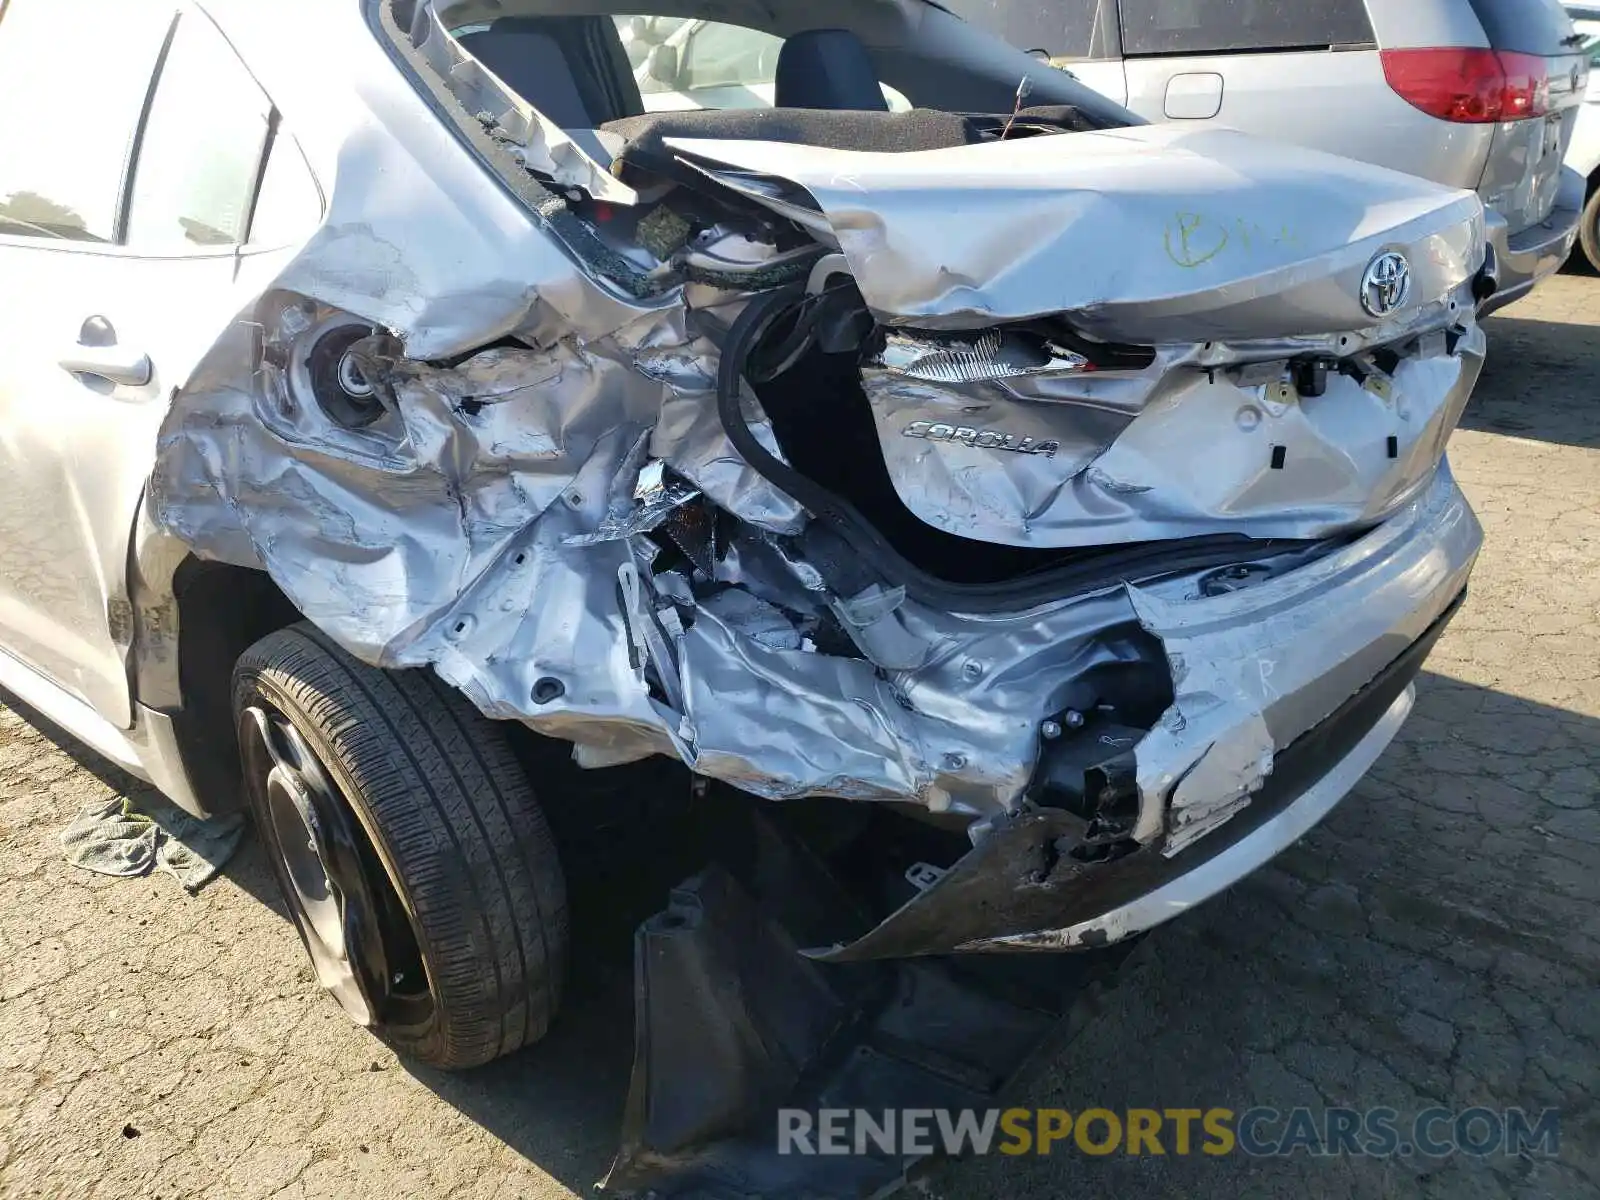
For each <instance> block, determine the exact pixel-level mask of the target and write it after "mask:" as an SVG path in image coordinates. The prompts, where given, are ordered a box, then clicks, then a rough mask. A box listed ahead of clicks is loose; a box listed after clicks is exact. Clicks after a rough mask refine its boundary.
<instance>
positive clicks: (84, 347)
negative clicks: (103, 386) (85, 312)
mask: <svg viewBox="0 0 1600 1200" xmlns="http://www.w3.org/2000/svg"><path fill="white" fill-rule="evenodd" d="M57 361H58V362H59V364H60V366H61V367H62V369H63V370H67V371H71V372H72V373H73V374H74V375H95V376H98V377H99V378H101V379H105V380H108V381H109V382H111V383H118V384H122V385H124V386H126V387H143V386H144V385H145V384H147V383H149V382H150V380H151V379H152V378H154V376H155V370H154V368H153V367H152V366H151V365H150V356H149V355H148V354H146V353H144V352H143V351H142V350H134V349H132V348H130V347H127V346H119V345H117V331H116V330H115V329H113V328H112V327H111V322H110V321H108V320H106V319H105V318H104V317H90V318H89V319H88V320H87V321H85V322H84V323H83V328H82V329H81V330H80V331H79V332H78V344H77V345H76V346H74V347H72V349H71V350H69V351H67V353H66V354H65V355H63V356H62V357H61V358H60V359H59V360H57Z"/></svg>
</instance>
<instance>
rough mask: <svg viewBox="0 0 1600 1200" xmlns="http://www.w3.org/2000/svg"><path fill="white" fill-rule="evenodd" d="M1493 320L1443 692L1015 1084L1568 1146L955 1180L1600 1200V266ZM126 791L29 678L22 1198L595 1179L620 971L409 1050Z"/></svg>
mask: <svg viewBox="0 0 1600 1200" xmlns="http://www.w3.org/2000/svg"><path fill="white" fill-rule="evenodd" d="M1489 329H1490V353H1491V358H1490V366H1489V370H1488V373H1487V375H1486V377H1485V379H1484V382H1483V384H1482V385H1481V386H1480V388H1479V391H1478V395H1477V397H1476V398H1475V399H1474V401H1473V403H1472V406H1471V409H1470V410H1469V412H1468V414H1467V418H1466V421H1465V425H1464V427H1463V429H1462V431H1461V432H1460V433H1458V434H1457V435H1456V438H1455V440H1454V442H1453V444H1452V450H1451V458H1452V461H1453V463H1454V465H1455V469H1456V471H1457V473H1458V475H1459V476H1460V478H1461V480H1462V482H1463V485H1464V486H1465V488H1466V490H1467V491H1468V493H1469V494H1470V495H1471V497H1472V500H1473V502H1474V504H1475V505H1476V507H1477V510H1478V513H1479V515H1480V516H1481V518H1482V520H1483V523H1484V525H1485V527H1486V529H1487V532H1488V544H1487V547H1486V549H1485V551H1484V554H1483V558H1482V560H1481V561H1480V563H1479V566H1478V571H1477V574H1476V576H1475V577H1474V580H1473V591H1472V594H1471V597H1470V599H1469V601H1468V603H1467V605H1466V608H1465V609H1464V610H1463V611H1462V613H1461V614H1460V616H1459V617H1458V618H1457V619H1456V621H1455V623H1454V625H1453V626H1452V627H1451V628H1450V630H1449V632H1448V634H1447V635H1446V636H1445V638H1444V640H1443V641H1442V642H1441V643H1440V645H1439V647H1438V649H1437V650H1436V652H1435V653H1434V655H1433V658H1432V659H1431V660H1430V662H1429V664H1428V669H1427V671H1426V673H1425V674H1424V676H1423V678H1422V680H1421V683H1420V701H1419V704H1418V706H1417V710H1416V713H1415V715H1414V716H1413V717H1412V718H1411V721H1410V723H1409V724H1408V725H1407V727H1406V728H1405V730H1404V732H1403V733H1402V734H1401V737H1400V739H1399V741H1398V742H1396V744H1395V745H1394V746H1393V747H1392V748H1391V749H1390V750H1389V752H1388V753H1387V754H1386V755H1385V756H1384V757H1383V759H1382V761H1381V762H1380V763H1379V765H1378V767H1377V768H1376V770H1375V771H1374V772H1373V773H1372V775H1371V776H1370V777H1369V778H1368V779H1366V780H1365V781H1364V782H1363V783H1362V784H1361V785H1360V786H1359V787H1358V788H1357V789H1356V791H1355V793H1354V794H1353V795H1352V796H1351V797H1350V798H1349V799H1348V800H1347V801H1346V802H1345V803H1344V804H1343V805H1342V806H1341V807H1340V808H1339V809H1338V810H1337V811H1336V812H1335V813H1334V815H1333V816H1332V817H1331V818H1330V819H1329V820H1328V821H1327V822H1326V823H1325V824H1324V825H1323V826H1321V827H1320V828H1318V829H1317V830H1316V831H1314V832H1313V833H1312V834H1311V835H1310V836H1309V837H1307V838H1306V839H1305V841H1304V842H1302V843H1301V844H1300V845H1298V846H1297V847H1295V848H1294V849H1292V850H1291V851H1290V852H1289V853H1287V854H1286V855H1284V856H1283V857H1282V858H1281V859H1280V860H1279V861H1278V862H1277V863H1276V864H1274V865H1273V866H1272V867H1270V868H1268V869H1266V870H1264V871H1262V872H1260V873H1258V874H1257V875H1255V876H1254V877H1252V878H1251V879H1249V880H1247V881H1245V882H1244V883H1243V884H1241V885H1240V886H1238V887H1236V888H1235V889H1234V890H1233V891H1232V892H1230V893H1229V894H1227V895H1226V896H1224V897H1223V898H1221V899H1218V900H1216V901H1214V902H1212V903H1211V904H1209V905H1207V906H1206V907H1204V908H1203V909H1201V910H1199V911H1198V912H1196V913H1194V914H1192V915H1190V916H1188V917H1186V918H1184V919H1182V920H1180V921H1177V922H1175V923H1173V924H1171V925H1168V926H1166V927H1164V928H1163V929H1161V930H1159V931H1157V932H1156V933H1155V934H1154V935H1152V936H1151V937H1149V938H1147V939H1146V940H1145V941H1144V942H1143V943H1141V945H1140V946H1139V948H1138V949H1137V950H1136V951H1135V952H1134V954H1133V955H1132V957H1131V958H1130V960H1129V963H1128V965H1127V967H1126V968H1125V969H1124V971H1123V973H1122V976H1121V980H1120V983H1119V984H1118V986H1117V987H1116V988H1115V989H1114V990H1111V991H1109V992H1107V993H1106V994H1105V995H1104V996H1103V997H1102V998H1101V999H1100V1000H1099V1002H1098V1004H1097V1006H1096V1009H1095V1011H1094V1012H1093V1013H1092V1014H1091V1015H1089V1017H1088V1019H1087V1020H1086V1021H1085V1022H1084V1023H1083V1026H1082V1032H1081V1033H1080V1035H1079V1036H1078V1037H1077V1038H1076V1040H1075V1041H1073V1042H1072V1043H1071V1044H1070V1045H1069V1046H1068V1047H1067V1049H1066V1050H1065V1051H1064V1052H1063V1053H1062V1054H1060V1056H1059V1057H1058V1058H1057V1059H1056V1060H1054V1061H1052V1062H1050V1063H1048V1064H1046V1066H1045V1068H1044V1070H1043V1071H1042V1072H1041V1073H1040V1074H1039V1075H1038V1076H1037V1077H1036V1078H1035V1079H1034V1081H1033V1082H1032V1083H1031V1084H1029V1085H1027V1086H1026V1087H1024V1088H1023V1089H1022V1092H1021V1094H1019V1095H1018V1096H1017V1098H1016V1100H1017V1103H1020V1104H1033V1105H1050V1106H1059V1107H1065V1108H1069V1109H1073V1110H1081V1109H1083V1108H1086V1107H1091V1106H1101V1107H1105V1108H1110V1109H1113V1110H1117V1109H1125V1108H1128V1107H1154V1108H1171V1107H1195V1108H1209V1107H1214V1106H1222V1107H1229V1108H1233V1109H1235V1110H1243V1109H1246V1108H1249V1107H1251V1106H1253V1105H1270V1106H1273V1107H1276V1108H1280V1109H1287V1108H1289V1107H1292V1106H1294V1105H1297V1104H1307V1105H1311V1106H1315V1107H1318V1108H1320V1107H1322V1106H1327V1105H1341V1104H1342V1105H1349V1106H1352V1107H1358V1108H1365V1107H1368V1106H1373V1105H1386V1106H1389V1107H1392V1108H1395V1109H1397V1110H1400V1111H1401V1112H1411V1111H1416V1110H1418V1109H1421V1108H1425V1107H1428V1106H1430V1105H1433V1104H1437V1105H1440V1106H1443V1107H1447V1108H1452V1109H1459V1108H1465V1107H1467V1106H1470V1105H1475V1104H1482V1105H1487V1106H1490V1107H1493V1108H1502V1107H1507V1106H1516V1107H1522V1108H1525V1109H1533V1110H1537V1109H1541V1108H1544V1107H1546V1106H1558V1107H1560V1108H1561V1109H1562V1112H1563V1116H1562V1135H1561V1154H1560V1157H1559V1159H1558V1160H1557V1161H1553V1162H1550V1161H1536V1160H1532V1159H1522V1158H1490V1159H1484V1160H1477V1159H1469V1158H1466V1157H1462V1156H1458V1157H1456V1158H1453V1159H1449V1160H1444V1161H1440V1160H1430V1159H1421V1158H1412V1159H1391V1160H1387V1161H1375V1160H1352V1159H1313V1158H1310V1157H1308V1156H1306V1155H1304V1154H1298V1155H1295V1156H1294V1157H1292V1158H1288V1159H1273V1160H1259V1159H1250V1158H1247V1157H1245V1156H1242V1155H1234V1156H1229V1157H1223V1158H1209V1157H1201V1156H1194V1157H1176V1156H1169V1157H1162V1158H1155V1157H1150V1156H1142V1157H1120V1156H1119V1157H1111V1158H1089V1157H1085V1156H1083V1155H1081V1154H1078V1153H1077V1152H1075V1151H1068V1152H1066V1153H1062V1152H1060V1150H1059V1149H1058V1152H1057V1153H1056V1154H1054V1155H1052V1156H1051V1157H1048V1158H1042V1157H1041V1158H1030V1159H1020V1160H1019V1159H1012V1158H1005V1159H1001V1158H998V1157H996V1158H990V1159H987V1160H981V1161H973V1162H967V1163H962V1164H957V1165H955V1166H952V1167H948V1168H945V1169H943V1170H942V1171H940V1172H939V1173H937V1174H936V1175H935V1176H934V1178H933V1179H932V1181H931V1183H930V1184H929V1190H930V1191H931V1192H932V1193H933V1194H934V1195H936V1196H942V1197H946V1198H948V1200H977V1198H979V1197H999V1196H1004V1197H1007V1198H1008V1200H1023V1198H1026V1197H1065V1196H1078V1195H1116V1196H1119V1197H1142V1196H1169V1195H1170V1196H1186V1197H1213V1196H1215V1197H1230V1198H1231V1197H1236V1196H1258V1197H1276V1196H1285V1197H1289V1196H1296V1197H1298V1196H1303V1195H1315V1196H1326V1197H1344V1196H1352V1197H1355V1196H1374V1197H1377V1196H1424V1197H1440V1198H1444V1197H1449V1198H1450V1200H1458V1198H1470V1197H1478V1196H1484V1197H1519V1198H1520V1197H1529V1198H1532V1197H1568V1196H1570V1197H1592V1196H1595V1195H1597V1194H1600V1112H1597V1109H1596V1101H1595V1096H1596V1094H1597V1093H1600V904H1597V901H1600V773H1597V772H1600V278H1595V277H1593V276H1590V275H1582V274H1570V275H1563V276H1560V277H1558V278H1556V279H1555V280H1553V281H1551V282H1550V283H1549V284H1548V285H1547V286H1546V287H1545V288H1543V289H1542V290H1541V291H1540V292H1539V293H1538V294H1537V295H1536V296H1534V297H1532V298H1530V299H1528V300H1525V301H1523V302H1522V303H1520V304H1518V305H1516V306H1514V307H1513V308H1511V309H1509V310H1507V311H1506V313H1505V314H1504V315H1502V316H1500V317H1497V318H1494V319H1493V320H1492V321H1491V322H1490V324H1489ZM0 700H3V698H0ZM123 789H131V791H132V793H133V794H135V795H137V794H140V789H139V788H138V786H137V785H134V784H132V782H131V781H129V780H127V779H126V778H124V777H120V776H119V775H118V774H117V773H116V772H115V771H114V770H113V769H111V768H110V767H108V766H107V765H105V764H104V763H102V762H101V761H99V760H98V759H96V758H95V757H94V756H93V755H92V754H89V753H88V752H86V751H83V750H80V749H77V748H75V747H73V746H72V745H71V743H69V742H68V741H67V740H66V739H65V738H64V736H63V735H61V734H59V733H58V732H56V731H54V730H53V729H50V728H48V727H46V726H44V725H43V723H42V722H40V721H39V719H38V718H37V717H35V716H33V714H31V713H28V712H25V711H17V710H16V709H14V708H6V707H4V705H3V703H0V1195H3V1196H5V1197H13V1196H49V1197H68V1196H96V1197H130V1196H160V1197H180V1196H206V1197H224V1198H229V1200H234V1198H238V1200H243V1198H246V1197H266V1196H283V1197H312V1196H327V1197H341V1198H343V1197H359V1196H373V1197H384V1198H397V1197H467V1196H483V1197H490V1196H494V1197H502V1196H528V1197H557V1196H578V1195H581V1194H587V1193H588V1191H589V1187H590V1185H591V1184H592V1183H593V1182H594V1181H595V1180H596V1179H597V1178H599V1177H600V1175H601V1174H602V1173H603V1171H604V1169H605V1165H606V1162H607V1160H608V1156H609V1153H610V1150H611V1147H612V1145H613V1138H614V1135H615V1130H616V1126H617V1119H618V1116H619V1106H620V1102H621V1097H622V1095H623V1092H624V1089H625V1087H626V1079H627V1069H628V1062H629V1057H630V1047H629V1044H628V1038H629V1036H630V1034H629V1030H630V1023H629V1015H628V1011H627V1007H626V995H627V994H626V989H625V987H615V986H612V987H609V988H607V987H602V986H600V984H599V983H594V982H591V983H590V984H586V985H583V986H578V985H575V986H574V989H573V993H572V994H571V995H570V996H569V1003H568V1011H567V1013H566V1014H565V1015H564V1017H563V1019H562V1021H561V1022H560V1023H559V1024H558V1027H557V1029H556V1030H555V1031H554V1033H553V1034H552V1035H551V1037H550V1039H549V1040H548V1041H547V1042H546V1043H544V1044H542V1045H540V1046H538V1047H536V1048H534V1049H532V1050H529V1051H525V1052H523V1053H521V1054H519V1055H516V1056H513V1057H512V1058H511V1059H509V1060H506V1061H503V1062H501V1063H498V1064H495V1065H493V1066H491V1067H488V1068H485V1069H483V1070H480V1071H476V1072H471V1073H468V1074H465V1075H460V1076H444V1075H439V1074H435V1073H431V1072H427V1071H425V1070H421V1069H416V1068H411V1067H408V1066H406V1065H405V1064H403V1063H400V1062H398V1061H397V1060H396V1059H395V1057H394V1056H393V1055H392V1054H390V1053H389V1052H388V1051H387V1050H386V1049H384V1048H383V1047H382V1046H381V1045H380V1044H379V1043H377V1042H376V1041H374V1040H373V1039H372V1038H370V1037H368V1036H367V1035H366V1034H364V1033H362V1032H360V1031H359V1030H357V1029H355V1028H353V1027H351V1026H350V1025H349V1024H348V1023H347V1022H346V1021H345V1019H344V1018H343V1016H342V1015H341V1014H340V1013H339V1012H338V1011H337V1010H336V1009H335V1007H334V1005H333V1004H332V1003H331V1002H330V1001H328V1000H326V999H324V998H323V996H322V995H321V993H320V992H318V990H317V989H316V988H315V986H314V985H313V984H312V983H311V980H310V974H309V971H308V969H307V968H306V967H305V965H304V963H303V957H302V952H301V950H300V947H299V945H298V943H297V942H296V940H295V938H294V935H293V933H292V931H291V930H290V927H289V926H288V924H287V923H286V921H285V920H284V918H283V916H282V909H281V906H280V904H279V902H278V900H277V897H276V896H275V895H274V894H273V890H272V886H271V881H270V877H269V874H268V870H267V867H266V864H265V862H264V861H263V859H262V858H261V855H260V852H259V849H258V848H257V847H256V846H255V844H254V843H253V842H247V843H246V845H245V847H244V849H243V850H242V851H241V853H240V855H239V857H238V858H237V859H236V860H235V861H234V863H232V864H231V865H230V866H229V868H228V871H227V874H226V876H225V877H224V878H222V879H220V880H218V881H217V882H215V883H214V884H212V885H211V886H210V887H209V888H207V889H206V890H205V891H203V892H202V893H201V894H200V895H199V896H197V897H194V898H190V897H187V896H185V895H184V894H183V892H182V891H181V890H180V889H179V888H178V886H177V885H176V884H175V883H174V882H173V881H172V880H170V879H168V878H166V877H154V878H147V879H139V880H130V881H117V880H111V879H102V878H99V877H96V876H91V875H88V874H84V873H82V872H79V871H75V870H73V869H71V868H68V867H67V866H66V865H65V864H64V863H63V862H62V859H61V853H60V847H59V845H58V843H57V835H58V834H59V832H60V830H61V829H62V828H63V827H64V825H65V824H66V822H67V821H68V819H69V817H70V815H71V814H72V813H73V812H74V811H75V810H76V809H77V808H78V807H79V806H80V805H81V804H83V803H85V802H87V801H90V800H93V799H96V798H98V797H102V796H107V795H110V794H113V793H114V792H116V791H118V790H123ZM626 969H627V964H626V960H625V957H624V958H623V959H619V960H618V961H614V962H608V963H605V964H603V965H602V966H601V967H599V968H597V969H596V970H595V971H594V972H593V974H594V976H595V978H596V979H597V980H599V981H600V982H602V983H603V982H609V983H611V984H616V983H617V982H619V973H621V972H625V971H626ZM617 995H620V996H621V997H622V1000H621V1002H620V1005H621V1006H620V1007H619V1002H618V1001H616V1000H615V999H606V998H605V997H608V996H609V997H615V996H617Z"/></svg>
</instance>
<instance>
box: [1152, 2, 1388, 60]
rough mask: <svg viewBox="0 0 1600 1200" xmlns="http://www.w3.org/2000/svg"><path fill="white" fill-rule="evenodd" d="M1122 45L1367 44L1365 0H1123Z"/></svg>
mask: <svg viewBox="0 0 1600 1200" xmlns="http://www.w3.org/2000/svg"><path fill="white" fill-rule="evenodd" d="M1121 9H1122V50H1123V53H1124V54H1127V55H1130V56H1133V55H1141V54H1227V53H1230V52H1237V51H1262V50H1305V49H1318V48H1321V47H1326V46H1345V45H1366V44H1370V43H1371V42H1372V41H1373V36H1372V23H1371V22H1370V21H1369V20H1368V19H1367V9H1366V5H1365V4H1363V3H1362V0H1321V2H1320V3H1315V4H1314V3H1310V2H1309V0H1121Z"/></svg>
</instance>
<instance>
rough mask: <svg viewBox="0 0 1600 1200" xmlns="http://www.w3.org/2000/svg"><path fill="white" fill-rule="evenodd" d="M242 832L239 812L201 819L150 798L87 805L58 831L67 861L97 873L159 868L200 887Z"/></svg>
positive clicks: (124, 873)
mask: <svg viewBox="0 0 1600 1200" xmlns="http://www.w3.org/2000/svg"><path fill="white" fill-rule="evenodd" d="M243 834H244V817H243V816H242V815H240V814H238V813H231V814H228V815H226V816H220V817H212V818H211V819H209V820H201V819H200V818H199V817H195V816H191V815H190V814H189V813H186V812H184V811H183V810H182V809H179V808H174V807H173V806H172V805H170V804H168V803H166V802H165V801H163V800H157V799H155V798H154V797H152V798H150V799H147V800H142V801H140V803H139V805H138V806H137V807H135V806H134V803H133V801H132V800H129V799H128V798H127V797H125V796H113V797H111V798H110V799H108V800H98V801H96V802H95V803H93V804H86V805H84V806H83V807H82V808H81V809H79V810H78V815H77V816H76V817H74V818H73V820H72V824H70V825H68V826H67V828H66V830H65V831H64V832H63V833H62V834H61V846H62V849H63V850H65V851H66V856H67V862H69V863H71V864H72V865H73V866H75V867H82V868H83V869H84V870H86V871H94V872H96V873H97V874H100V875H117V876H133V875H145V874H148V873H149V872H150V870H151V868H153V867H159V868H160V869H161V870H163V871H165V872H166V873H167V874H168V875H171V876H172V877H173V878H174V879H176V880H177V881H178V882H179V883H181V884H183V886H184V887H185V888H186V889H187V890H188V891H190V892H196V891H199V890H200V888H201V887H202V886H204V885H205V884H206V883H207V882H209V881H210V880H211V879H212V878H213V877H214V876H215V875H216V873H217V872H218V871H220V870H221V869H222V867H223V864H225V863H226V862H227V861H228V859H229V858H231V857H233V852H234V850H235V848H236V847H237V846H238V845H239V839H240V837H241V836H243Z"/></svg>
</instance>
